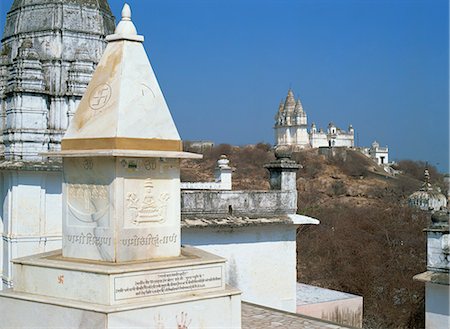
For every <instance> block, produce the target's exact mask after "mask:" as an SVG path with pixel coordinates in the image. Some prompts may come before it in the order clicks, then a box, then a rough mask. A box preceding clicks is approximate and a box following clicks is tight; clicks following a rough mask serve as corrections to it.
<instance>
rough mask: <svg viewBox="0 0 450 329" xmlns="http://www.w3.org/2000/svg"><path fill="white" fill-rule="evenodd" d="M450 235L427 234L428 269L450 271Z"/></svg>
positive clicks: (440, 233)
mask: <svg viewBox="0 0 450 329" xmlns="http://www.w3.org/2000/svg"><path fill="white" fill-rule="evenodd" d="M449 237H450V235H449V234H443V233H442V232H432V231H429V232H427V267H428V268H432V269H439V270H442V271H445V270H447V271H449V270H450V256H449Z"/></svg>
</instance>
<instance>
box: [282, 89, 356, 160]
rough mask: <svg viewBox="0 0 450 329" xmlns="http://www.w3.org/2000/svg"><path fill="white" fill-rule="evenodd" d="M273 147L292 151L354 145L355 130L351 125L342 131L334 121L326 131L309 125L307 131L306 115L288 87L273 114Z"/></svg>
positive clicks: (298, 100)
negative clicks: (286, 148)
mask: <svg viewBox="0 0 450 329" xmlns="http://www.w3.org/2000/svg"><path fill="white" fill-rule="evenodd" d="M274 129H275V148H277V147H289V148H290V149H291V150H292V151H298V150H302V149H308V148H318V147H354V146H355V130H354V128H353V126H352V125H350V126H349V128H348V130H347V131H344V130H342V129H340V128H338V127H336V125H335V124H334V123H332V122H331V123H330V124H329V125H328V128H327V131H326V132H325V131H324V130H323V129H317V127H316V124H315V123H313V124H312V125H311V129H310V130H309V131H308V117H307V114H306V112H305V110H304V109H303V105H302V103H301V101H300V99H297V100H295V97H294V92H293V91H292V90H291V89H289V91H288V94H287V96H286V100H285V101H282V102H281V103H280V105H279V107H278V112H277V114H276V115H275V126H274Z"/></svg>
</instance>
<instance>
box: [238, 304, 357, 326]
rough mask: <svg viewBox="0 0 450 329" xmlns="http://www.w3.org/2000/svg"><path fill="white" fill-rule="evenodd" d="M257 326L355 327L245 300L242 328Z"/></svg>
mask: <svg viewBox="0 0 450 329" xmlns="http://www.w3.org/2000/svg"><path fill="white" fill-rule="evenodd" d="M255 328H258V329H269V328H289V329H324V328H327V329H340V328H353V327H347V326H343V325H337V324H333V323H331V322H328V321H323V320H320V319H315V318H311V317H308V316H304V315H300V314H296V313H289V312H284V311H280V310H275V309H272V308H268V307H264V306H260V305H255V304H249V303H245V302H243V303H242V329H255Z"/></svg>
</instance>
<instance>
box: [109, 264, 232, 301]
mask: <svg viewBox="0 0 450 329" xmlns="http://www.w3.org/2000/svg"><path fill="white" fill-rule="evenodd" d="M222 275H223V273H222V266H210V267H203V268H189V269H175V270H165V271H154V272H151V273H146V274H139V275H128V276H123V277H118V278H115V279H114V299H115V300H125V299H133V298H142V297H150V296H159V295H169V294H177V293H183V292H188V291H199V290H206V289H215V288H217V289H219V288H223V276H222Z"/></svg>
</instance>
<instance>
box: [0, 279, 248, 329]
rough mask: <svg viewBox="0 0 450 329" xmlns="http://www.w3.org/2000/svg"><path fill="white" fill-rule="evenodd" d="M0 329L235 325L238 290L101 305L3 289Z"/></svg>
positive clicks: (238, 313) (238, 325)
mask: <svg viewBox="0 0 450 329" xmlns="http://www.w3.org/2000/svg"><path fill="white" fill-rule="evenodd" d="M0 309H1V310H4V312H2V324H1V328H5V329H12V328H14V329H19V328H20V329H25V328H27V329H29V328H48V329H56V328H58V329H61V328H65V329H72V328H77V329H119V328H120V329H124V328H127V329H138V328H139V329H171V328H183V329H194V328H217V329H218V328H223V329H235V328H241V298H240V291H238V290H236V289H233V288H227V289H225V290H224V291H222V292H209V293H201V294H195V295H192V296H190V297H183V298H167V299H165V300H164V302H142V303H130V304H127V305H120V306H105V305H99V304H92V303H84V302H78V301H69V300H64V299H62V298H53V297H44V296H37V295H32V294H27V293H19V292H14V291H12V290H6V291H2V292H0Z"/></svg>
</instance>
